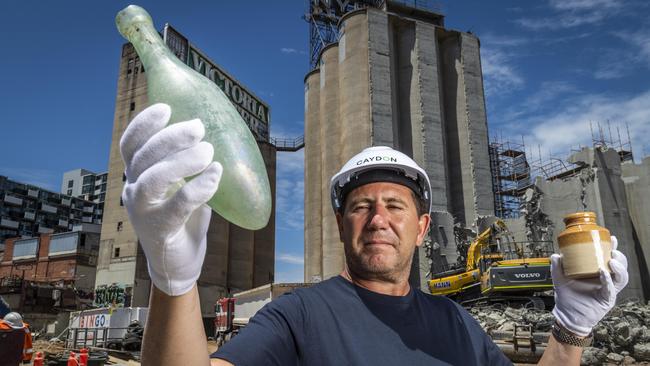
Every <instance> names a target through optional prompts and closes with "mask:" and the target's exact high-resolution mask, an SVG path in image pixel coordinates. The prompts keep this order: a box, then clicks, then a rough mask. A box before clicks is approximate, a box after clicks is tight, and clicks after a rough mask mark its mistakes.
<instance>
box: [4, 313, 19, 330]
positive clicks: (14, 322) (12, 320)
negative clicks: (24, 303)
mask: <svg viewBox="0 0 650 366" xmlns="http://www.w3.org/2000/svg"><path fill="white" fill-rule="evenodd" d="M4 321H6V322H7V323H9V326H11V327H12V328H14V329H21V328H22V327H23V317H22V316H20V314H18V313H16V312H15V311H12V312H11V313H8V314H7V315H5V317H4Z"/></svg>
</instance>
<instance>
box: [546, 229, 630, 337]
mask: <svg viewBox="0 0 650 366" xmlns="http://www.w3.org/2000/svg"><path fill="white" fill-rule="evenodd" d="M611 240H612V249H613V250H612V259H611V260H610V261H609V267H610V268H611V269H612V272H614V274H613V277H612V275H610V273H609V271H605V270H602V269H601V270H600V278H589V279H576V280H573V279H569V278H566V277H565V276H564V272H563V270H562V257H561V256H560V255H559V254H553V255H551V276H553V285H554V287H555V307H554V308H553V315H554V316H555V319H556V320H557V321H558V322H559V323H560V324H561V325H562V326H563V327H565V328H566V329H568V330H570V331H571V332H573V333H575V334H576V335H579V336H582V337H586V336H588V335H589V333H590V332H591V329H592V328H593V327H594V326H595V325H596V324H597V323H598V322H599V321H600V320H601V319H602V318H603V317H604V316H605V315H606V314H607V313H608V312H609V311H610V310H611V309H612V308H613V307H614V305H616V295H617V294H618V293H619V292H620V291H621V290H622V289H623V288H624V287H625V285H627V281H628V278H629V276H628V273H627V258H625V255H623V253H621V252H619V251H618V250H616V248H617V247H618V240H617V239H616V237H614V236H612V238H611Z"/></svg>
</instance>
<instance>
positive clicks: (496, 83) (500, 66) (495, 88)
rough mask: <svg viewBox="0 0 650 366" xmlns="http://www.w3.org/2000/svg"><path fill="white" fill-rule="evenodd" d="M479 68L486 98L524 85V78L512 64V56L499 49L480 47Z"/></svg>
mask: <svg viewBox="0 0 650 366" xmlns="http://www.w3.org/2000/svg"><path fill="white" fill-rule="evenodd" d="M481 66H482V68H483V77H484V79H485V93H486V94H487V95H488V96H496V95H498V94H500V93H504V92H507V91H511V90H514V89H517V88H519V87H521V86H522V85H523V84H524V78H523V77H522V76H521V74H520V73H519V71H517V69H516V68H515V66H514V65H513V63H512V56H511V55H510V54H509V53H507V52H505V51H503V50H501V49H499V48H491V47H489V46H486V47H481Z"/></svg>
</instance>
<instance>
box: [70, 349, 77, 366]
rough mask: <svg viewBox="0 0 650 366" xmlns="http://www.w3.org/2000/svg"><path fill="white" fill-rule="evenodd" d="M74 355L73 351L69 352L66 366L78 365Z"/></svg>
mask: <svg viewBox="0 0 650 366" xmlns="http://www.w3.org/2000/svg"><path fill="white" fill-rule="evenodd" d="M76 356H77V355H76V354H75V353H74V352H70V356H69V357H68V366H79V362H77V357H76Z"/></svg>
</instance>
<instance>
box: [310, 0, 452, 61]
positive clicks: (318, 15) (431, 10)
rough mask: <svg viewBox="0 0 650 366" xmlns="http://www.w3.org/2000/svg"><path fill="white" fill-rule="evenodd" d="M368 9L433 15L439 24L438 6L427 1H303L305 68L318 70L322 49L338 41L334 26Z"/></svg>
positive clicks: (439, 11)
mask: <svg viewBox="0 0 650 366" xmlns="http://www.w3.org/2000/svg"><path fill="white" fill-rule="evenodd" d="M368 7H373V8H379V9H388V10H391V9H392V8H395V9H399V10H400V11H403V10H404V9H406V10H408V11H409V12H412V13H413V12H423V13H427V14H436V16H437V17H439V18H440V23H439V25H442V15H439V14H440V13H441V10H440V9H441V6H440V5H439V4H437V3H433V2H431V1H429V0H348V1H340V0H337V1H334V0H307V10H306V12H305V15H304V16H303V19H305V20H306V21H307V22H308V23H309V66H310V70H313V69H315V68H317V67H318V57H319V56H320V52H321V50H322V49H323V48H325V46H327V45H328V44H330V43H335V42H338V40H339V30H338V23H339V21H340V20H341V18H342V17H343V15H345V14H347V13H349V12H351V11H354V10H358V9H365V8H368Z"/></svg>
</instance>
